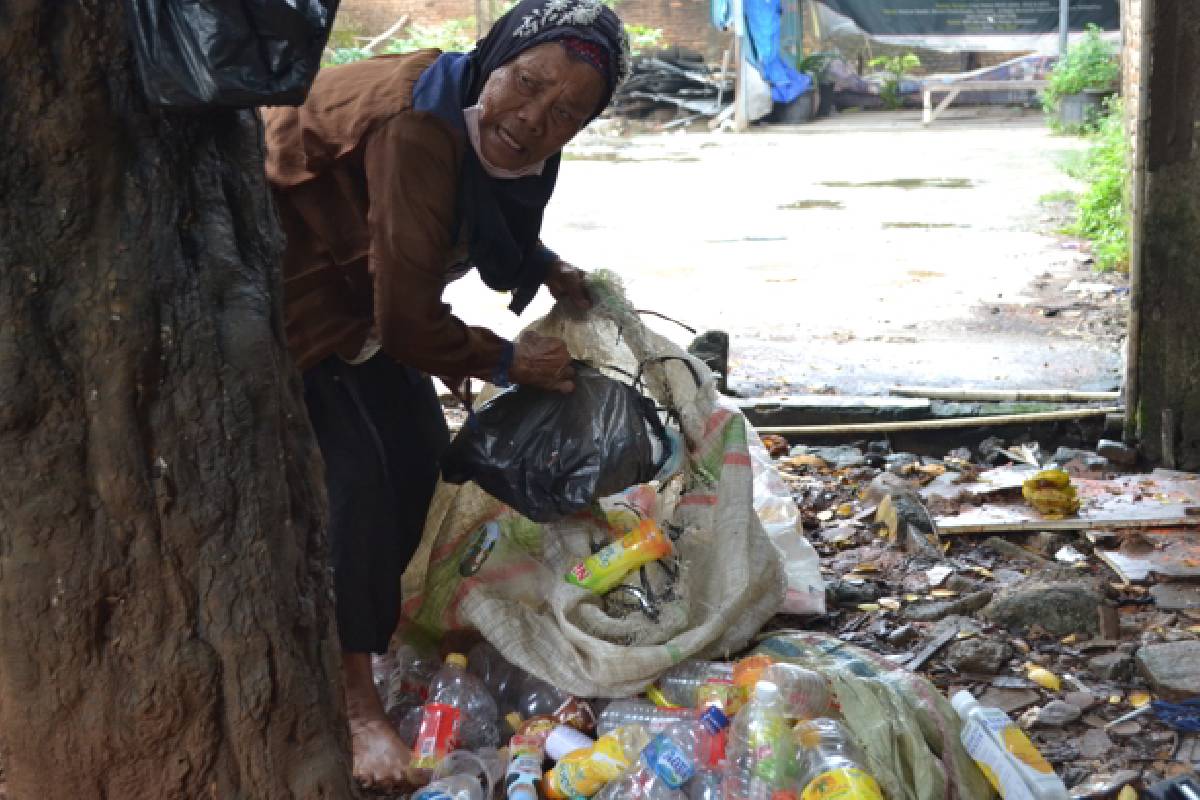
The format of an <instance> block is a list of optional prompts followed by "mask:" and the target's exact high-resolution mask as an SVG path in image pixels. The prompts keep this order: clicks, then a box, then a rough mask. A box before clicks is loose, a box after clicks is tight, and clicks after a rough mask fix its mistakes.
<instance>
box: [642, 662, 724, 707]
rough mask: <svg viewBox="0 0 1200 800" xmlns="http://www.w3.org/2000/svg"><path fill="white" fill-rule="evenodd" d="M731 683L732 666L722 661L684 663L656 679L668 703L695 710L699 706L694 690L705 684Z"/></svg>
mask: <svg viewBox="0 0 1200 800" xmlns="http://www.w3.org/2000/svg"><path fill="white" fill-rule="evenodd" d="M726 681H727V682H729V683H730V684H732V683H733V664H728V663H725V662H723V661H684V662H683V663H681V664H676V665H675V666H673V667H671V668H670V669H669V670H667V671H666V672H664V673H663V674H662V677H660V678H659V679H658V683H657V684H656V685H657V686H658V689H659V691H660V692H662V695H663V697H664V698H666V701H667V702H668V703H671V704H672V705H676V706H685V707H687V708H695V707H696V706H699V705H701V703H700V702H699V700H698V699H697V697H696V690H697V689H699V688H700V687H701V686H703V685H704V684H706V683H712V682H726Z"/></svg>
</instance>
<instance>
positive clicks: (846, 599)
mask: <svg viewBox="0 0 1200 800" xmlns="http://www.w3.org/2000/svg"><path fill="white" fill-rule="evenodd" d="M826 591H827V593H828V594H829V596H830V599H831V601H832V603H831V605H835V606H856V605H858V604H859V603H874V602H875V601H876V600H878V599H879V598H880V597H883V589H882V587H880V586H879V585H878V584H876V583H873V582H872V581H862V582H861V583H859V582H856V581H845V580H839V581H832V582H831V583H830V584H829V586H828V589H827V590H826Z"/></svg>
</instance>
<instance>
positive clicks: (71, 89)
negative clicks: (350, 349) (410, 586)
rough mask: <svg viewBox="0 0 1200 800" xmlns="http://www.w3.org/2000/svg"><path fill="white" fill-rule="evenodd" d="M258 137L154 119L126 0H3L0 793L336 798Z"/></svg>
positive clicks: (329, 665) (321, 550) (306, 439)
mask: <svg viewBox="0 0 1200 800" xmlns="http://www.w3.org/2000/svg"><path fill="white" fill-rule="evenodd" d="M260 142H261V139H260V131H259V129H258V126H257V122H256V121H255V119H254V117H253V115H251V114H249V113H248V112H244V113H235V112H215V113H207V114H199V115H195V114H193V115H188V114H181V113H171V112H164V111H160V110H155V109H152V108H148V107H147V106H146V104H145V102H144V100H143V99H142V97H141V94H140V90H139V89H138V86H137V84H136V79H135V77H134V73H133V71H132V64H131V54H130V51H129V49H128V47H127V46H126V40H125V35H124V19H123V13H122V10H121V3H119V2H115V1H114V2H108V1H107V0H106V1H104V2H101V1H100V0H51V1H50V2H47V0H3V2H0V147H2V149H0V742H2V743H3V755H4V763H5V768H6V769H5V772H6V774H7V780H8V791H9V797H10V800H54V798H112V800H131V799H132V798H155V799H156V800H158V799H163V800H165V799H166V798H219V800H233V799H234V798H263V799H264V800H280V799H281V798H293V797H295V798H348V797H351V796H353V793H354V791H353V788H352V785H351V781H350V778H349V759H348V742H347V736H346V734H345V721H344V709H343V708H342V698H341V693H340V691H339V690H338V689H337V688H336V685H337V681H338V680H339V679H338V663H339V661H338V659H339V653H338V648H337V644H336V638H335V634H334V628H333V625H334V622H333V615H332V598H331V585H332V584H331V579H330V576H329V574H328V572H327V569H326V567H325V541H324V533H323V526H322V522H323V521H322V516H323V511H322V508H323V500H322V495H321V489H320V486H321V482H320V477H321V476H320V472H319V470H320V467H319V461H318V460H317V459H316V458H315V456H314V452H315V451H314V442H313V437H312V435H311V432H310V430H309V428H308V423H307V418H306V416H305V411H304V407H303V405H302V402H301V400H300V387H299V382H298V379H297V378H296V376H295V372H294V370H293V369H292V368H291V366H290V364H289V362H288V360H287V357H286V354H285V350H284V346H283V343H282V331H281V323H280V319H279V302H278V299H279V296H280V281H279V275H278V256H279V253H280V245H281V242H280V239H279V233H278V227H277V225H276V221H275V216H274V210H273V207H272V205H271V201H270V197H269V193H268V191H267V188H266V185H265V183H264V179H263V174H262V149H261V143H260Z"/></svg>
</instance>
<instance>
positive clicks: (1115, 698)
mask: <svg viewBox="0 0 1200 800" xmlns="http://www.w3.org/2000/svg"><path fill="white" fill-rule="evenodd" d="M1121 700H1122V695H1121V693H1120V692H1113V693H1112V694H1110V695H1109V696H1108V704H1109V705H1110V706H1116V705H1120V704H1121Z"/></svg>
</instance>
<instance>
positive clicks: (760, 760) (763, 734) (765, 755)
mask: <svg viewBox="0 0 1200 800" xmlns="http://www.w3.org/2000/svg"><path fill="white" fill-rule="evenodd" d="M794 761H795V744H794V742H793V739H792V730H791V727H790V726H789V725H788V722H787V717H786V716H784V711H783V702H782V699H781V698H780V696H779V687H778V686H776V685H775V684H773V683H771V682H770V681H759V682H758V683H757V684H756V685H755V687H754V692H753V694H752V695H751V696H750V700H749V702H748V703H747V704H746V706H745V707H744V708H743V709H742V710H741V711H739V712H738V715H737V717H736V718H735V719H734V721H733V725H732V726H731V727H730V729H729V748H728V762H729V765H728V768H727V770H726V773H725V797H726V800H771V798H772V795H774V793H775V792H778V791H784V790H786V789H789V788H790V786H791V783H792V773H793V771H794Z"/></svg>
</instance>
